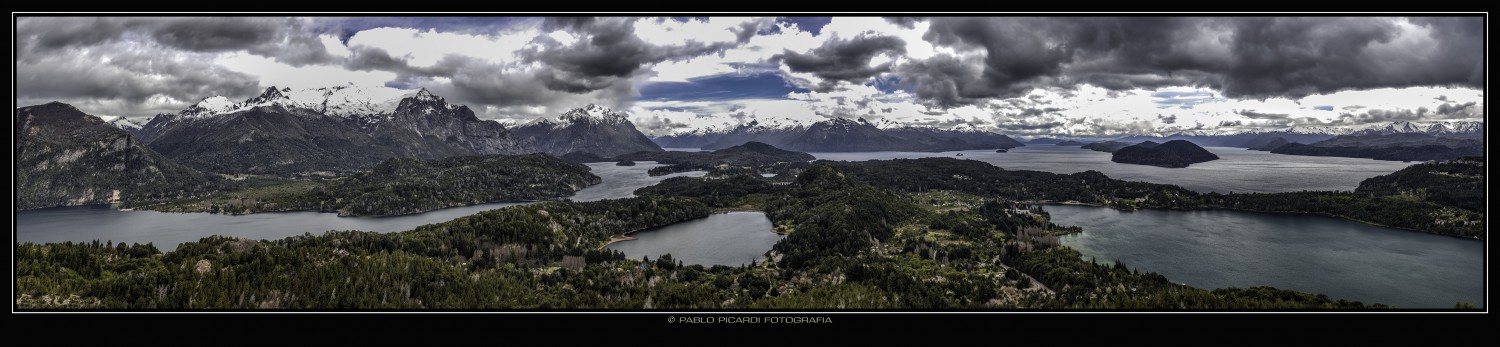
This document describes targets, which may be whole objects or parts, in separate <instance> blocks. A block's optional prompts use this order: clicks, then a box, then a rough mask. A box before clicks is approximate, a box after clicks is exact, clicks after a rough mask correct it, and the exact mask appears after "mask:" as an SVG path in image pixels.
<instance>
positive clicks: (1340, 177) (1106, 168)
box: [810, 145, 1413, 193]
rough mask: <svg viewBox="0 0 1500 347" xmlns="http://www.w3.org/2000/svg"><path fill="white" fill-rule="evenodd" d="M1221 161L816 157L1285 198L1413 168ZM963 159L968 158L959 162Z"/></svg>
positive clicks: (1235, 152)
mask: <svg viewBox="0 0 1500 347" xmlns="http://www.w3.org/2000/svg"><path fill="white" fill-rule="evenodd" d="M1206 149H1208V151H1209V152H1213V153H1214V154H1216V155H1218V156H1219V160H1214V161H1209V162H1203V163H1197V164H1193V165H1191V166H1188V167H1186V168H1180V169H1171V168H1163V167H1156V166H1150V165H1136V164H1122V163H1116V162H1112V161H1109V158H1110V155H1111V154H1110V153H1106V152H1099V151H1093V150H1087V149H1082V148H1079V147H1076V146H1052V145H1028V146H1026V147H1018V148H1012V149H1011V150H1010V152H1008V153H995V151H994V150H976V151H959V152H936V153H932V152H856V153H810V154H812V155H813V156H814V157H817V158H818V159H827V160H843V161H863V160H871V159H882V160H884V159H909V158H927V157H951V158H959V159H969V160H978V161H983V162H986V163H990V164H993V165H995V166H998V167H1001V168H1004V169H1007V170H1033V171H1045V172H1052V173H1062V174H1070V173H1075V172H1083V171H1087V170H1095V171H1099V172H1103V173H1104V174H1105V175H1108V176H1109V177H1111V178H1116V179H1122V180H1127V181H1143V182H1151V183H1161V184H1175V185H1179V186H1182V187H1183V188H1187V189H1192V190H1194V191H1198V192H1220V193H1228V192H1259V193H1279V192H1294V191H1302V190H1344V191H1349V190H1354V188H1355V187H1358V186H1359V182H1360V181H1363V180H1365V179H1367V178H1370V177H1375V176H1379V175H1384V174H1389V173H1392V172H1396V171H1397V170H1400V169H1402V168H1405V167H1407V166H1409V165H1411V164H1413V163H1404V162H1399V161H1384V160H1373V159H1358V158H1338V157H1312V156H1300V155H1284V154H1272V153H1271V152H1262V151H1251V150H1246V149H1244V148H1231V147H1207V148H1206ZM959 153H962V154H963V156H961V157H960V156H958V154H959Z"/></svg>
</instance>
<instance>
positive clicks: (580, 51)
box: [521, 17, 756, 92]
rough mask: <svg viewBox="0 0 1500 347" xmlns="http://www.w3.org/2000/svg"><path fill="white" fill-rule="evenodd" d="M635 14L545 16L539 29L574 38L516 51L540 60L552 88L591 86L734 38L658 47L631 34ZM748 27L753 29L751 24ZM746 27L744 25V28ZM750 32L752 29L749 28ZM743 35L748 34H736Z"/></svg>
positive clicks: (588, 88)
mask: <svg viewBox="0 0 1500 347" xmlns="http://www.w3.org/2000/svg"><path fill="white" fill-rule="evenodd" d="M636 20H638V19H637V18H620V17H607V18H593V17H560V18H547V19H546V20H545V21H543V23H542V29H543V30H549V31H550V30H566V31H568V32H570V33H572V34H574V35H576V36H578V37H580V39H579V40H578V42H576V43H573V44H571V45H562V44H561V43H558V42H556V41H551V40H547V41H549V42H550V43H551V44H548V45H545V46H546V47H545V48H533V49H528V50H526V51H523V52H521V56H522V59H523V60H524V61H526V62H528V63H540V64H543V65H546V66H547V67H549V68H550V69H551V70H552V71H548V72H546V73H545V75H544V76H545V81H547V83H548V85H549V87H554V88H556V90H566V91H571V92H577V91H592V90H599V89H603V88H608V87H610V86H612V85H614V84H616V83H624V82H622V80H623V79H628V78H630V77H632V76H633V75H635V74H636V72H638V71H640V70H641V68H643V67H646V66H647V65H651V64H656V63H661V62H664V61H669V60H681V59H687V58H692V57H697V56H701V55H704V54H708V53H715V52H722V51H724V50H725V49H729V48H731V47H734V46H736V45H738V43H734V42H731V43H712V44H706V43H702V42H696V41H691V42H688V43H687V44H684V45H680V46H659V45H655V44H651V43H649V42H646V40H644V39H642V38H640V37H639V36H636V35H635V29H634V23H635V21H636ZM752 29H754V28H752ZM744 30H749V29H744ZM749 32H750V33H751V35H753V33H754V32H756V30H749ZM739 38H740V39H742V40H749V38H748V37H743V36H740V37H739Z"/></svg>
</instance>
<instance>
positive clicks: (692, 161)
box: [579, 142, 815, 176]
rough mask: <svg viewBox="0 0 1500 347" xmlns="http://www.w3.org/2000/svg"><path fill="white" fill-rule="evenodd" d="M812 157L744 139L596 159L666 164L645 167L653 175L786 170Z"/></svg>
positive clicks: (803, 165)
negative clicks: (699, 148)
mask: <svg viewBox="0 0 1500 347" xmlns="http://www.w3.org/2000/svg"><path fill="white" fill-rule="evenodd" d="M579 157H580V158H581V157H582V156H579ZM813 159H815V158H814V157H813V156H812V155H811V154H807V153H803V152H797V151H789V150H784V149H780V148H776V147H775V146H771V145H768V144H764V143H760V142H746V143H744V144H741V145H738V146H733V147H729V148H724V149H720V150H717V151H712V152H651V151H641V152H635V153H630V154H622V155H620V156H617V157H614V158H612V159H604V158H600V159H599V160H598V161H631V162H634V161H654V162H657V163H658V164H667V165H666V166H661V167H655V168H651V170H648V171H647V173H648V174H650V175H652V176H661V175H667V174H672V173H677V172H688V171H708V172H709V174H710V175H716V176H721V175H733V174H738V173H751V174H753V173H761V172H779V171H785V170H786V169H788V168H794V167H805V166H806V165H805V164H806V163H807V162H809V161H812V160H813Z"/></svg>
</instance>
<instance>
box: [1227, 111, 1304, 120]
mask: <svg viewBox="0 0 1500 347" xmlns="http://www.w3.org/2000/svg"><path fill="white" fill-rule="evenodd" d="M1236 113H1239V114H1240V116H1244V117H1245V118H1250V119H1287V118H1291V115H1288V114H1285V113H1261V112H1255V111H1248V110H1245V111H1238V112H1236Z"/></svg>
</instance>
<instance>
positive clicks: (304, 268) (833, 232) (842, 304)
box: [15, 165, 1367, 309]
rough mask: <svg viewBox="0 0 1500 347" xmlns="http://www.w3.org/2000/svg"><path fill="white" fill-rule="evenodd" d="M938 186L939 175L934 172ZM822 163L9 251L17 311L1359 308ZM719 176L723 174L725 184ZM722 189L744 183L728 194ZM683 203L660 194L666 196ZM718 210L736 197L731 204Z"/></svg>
mask: <svg viewBox="0 0 1500 347" xmlns="http://www.w3.org/2000/svg"><path fill="white" fill-rule="evenodd" d="M950 176H951V175H950ZM862 177H864V176H862V175H857V174H854V173H852V172H850V171H846V170H845V168H842V167H840V166H836V165H816V166H814V167H812V168H810V169H809V170H808V171H807V172H806V173H804V174H803V175H801V176H800V177H799V178H798V179H797V180H796V181H794V182H791V183H790V184H788V185H784V186H777V185H771V186H769V189H767V188H768V186H765V185H760V184H759V183H757V182H755V181H753V180H754V179H755V178H754V177H748V176H746V177H744V178H738V179H731V180H704V179H683V180H677V181H674V185H676V186H677V187H678V188H680V189H670V190H668V189H663V190H661V191H658V192H657V193H659V194H646V195H645V196H642V197H638V198H630V199H619V200H604V201H596V202H571V201H555V202H545V203H538V204H531V205H524V206H516V207H509V208H504V209H499V210H492V211H486V212H482V213H479V214H476V215H473V216H469V217H464V218H460V219H457V220H454V221H450V222H445V223H438V224H432V225H426V226H422V227H418V228H416V229H414V230H411V231H405V232H395V233H370V232H358V231H338V232H329V233H325V234H323V235H311V234H308V235H303V236H296V237H290V238H286V239H282V240H275V241H251V240H241V239H232V238H225V237H209V238H205V239H203V240H200V241H199V242H193V243H186V244H183V245H181V246H179V247H178V248H177V249H176V250H174V251H172V252H167V253H165V254H161V253H158V252H157V251H156V249H155V248H154V247H151V246H149V245H147V246H119V245H115V246H111V245H109V244H108V243H106V244H103V245H100V244H98V243H90V244H75V243H60V244H41V245H38V244H31V243H24V244H17V245H16V249H17V250H16V253H15V254H16V268H17V271H16V281H15V282H16V288H15V289H16V291H15V292H16V295H17V298H16V299H17V300H16V302H17V306H18V307H19V308H23V309H26V308H78V307H85V308H171V309H198V308H264V309H341V308H367V309H369V308H375V309H378V308H417V309H421V308H438V309H485V308H519V309H563V308H590V309H743V308H821V309H853V308H915V309H956V308H986V309H1004V308H1020V309H1037V308H1168V309H1194V308H1215V309H1227V308H1276V309H1303V308H1344V309H1359V308H1367V307H1366V306H1364V305H1363V304H1360V303H1357V302H1345V301H1331V300H1329V299H1327V298H1326V297H1320V296H1317V295H1310V294H1305V293H1298V292H1291V291H1283V290H1276V289H1269V288H1251V289H1228V290H1214V291H1209V290H1203V289H1197V288H1192V287H1188V286H1185V285H1179V284H1174V283H1171V282H1170V281H1168V280H1167V279H1165V278H1162V277H1161V276H1160V275H1156V274H1150V273H1138V272H1137V271H1135V270H1133V269H1130V268H1128V267H1127V266H1125V264H1123V263H1119V262H1116V263H1114V264H1109V265H1106V264H1099V263H1095V262H1092V261H1090V260H1086V259H1083V258H1082V256H1080V255H1079V254H1078V253H1077V252H1074V251H1072V250H1070V249H1067V248H1066V247H1063V246H1060V245H1059V244H1058V242H1057V238H1056V236H1055V235H1056V234H1058V233H1059V232H1065V230H1060V229H1061V228H1059V227H1057V226H1055V225H1052V224H1051V222H1050V218H1049V216H1047V214H1046V213H1045V212H1044V211H1042V210H1041V209H1039V208H1035V207H1029V206H1028V204H1026V203H1024V202H1015V201H1009V200H1005V199H995V198H992V197H983V198H977V197H970V196H957V195H954V196H957V198H956V199H955V200H954V201H953V202H955V203H937V204H935V203H933V202H934V201H933V200H934V199H937V198H936V197H934V196H932V195H928V196H926V197H920V198H919V197H916V196H914V195H912V194H907V193H902V192H900V191H896V190H892V189H889V188H882V187H880V186H879V185H876V184H872V183H871V182H869V181H865V180H863V179H862ZM736 180H738V181H736ZM734 182H739V183H743V184H748V185H754V186H755V187H752V188H751V189H738V188H736V187H734V185H735V184H733V183H734ZM677 192H681V193H683V194H684V195H693V196H698V197H685V196H677V195H674V193H677ZM699 197H714V198H713V199H718V200H719V201H721V202H720V203H721V204H723V205H726V206H758V207H760V208H762V209H763V210H764V211H766V213H767V215H768V216H769V217H770V218H771V220H772V221H773V223H775V224H776V225H777V227H778V228H781V229H782V231H784V232H787V233H789V235H788V237H786V238H785V239H783V240H782V241H781V242H779V243H777V244H776V245H775V246H774V247H773V250H772V251H771V252H769V255H770V257H769V259H768V260H767V261H765V262H760V263H754V264H750V265H746V266H740V267H726V266H713V267H704V266H701V265H689V264H683V263H682V262H680V261H677V260H675V259H672V258H671V257H670V256H663V257H660V258H658V259H649V258H646V259H627V258H625V257H624V256H623V255H621V254H619V253H618V252H614V251H611V250H608V249H602V247H601V246H602V245H603V244H604V243H605V241H606V240H607V239H608V238H609V237H610V236H611V235H619V234H623V233H626V232H630V231H635V230H641V229H645V228H652V227H659V226H663V225H667V224H671V223H676V222H681V221H685V220H689V219H694V218H702V217H705V216H707V215H708V214H709V213H710V212H711V209H712V208H711V207H710V206H709V204H706V203H704V202H701V201H699V199H700V198H699ZM735 199H738V200H737V201H736V200H735Z"/></svg>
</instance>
